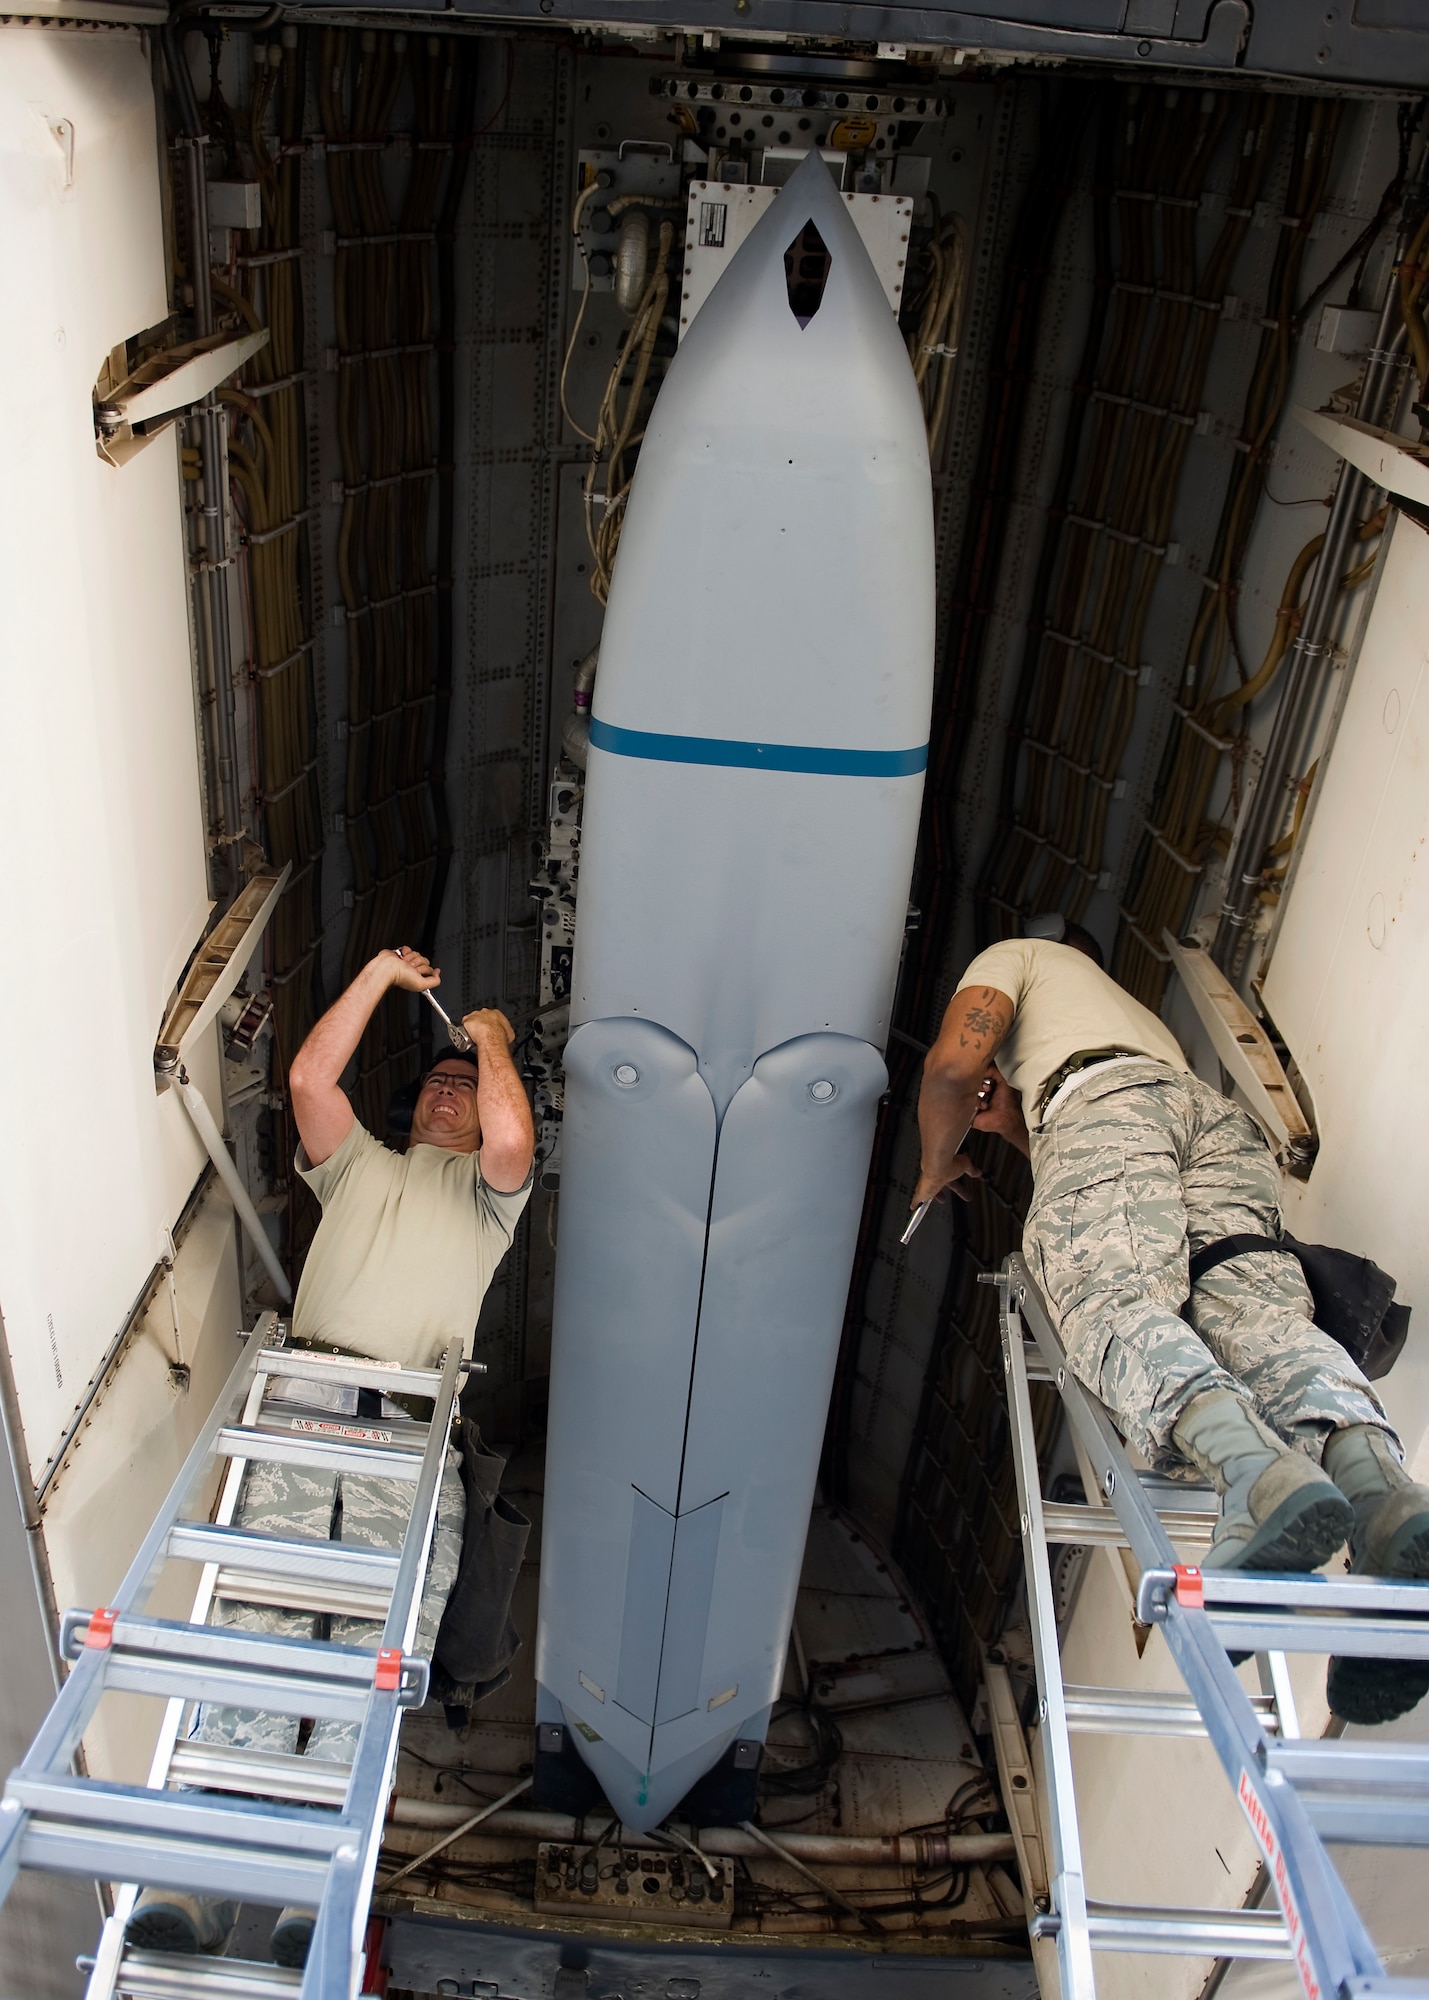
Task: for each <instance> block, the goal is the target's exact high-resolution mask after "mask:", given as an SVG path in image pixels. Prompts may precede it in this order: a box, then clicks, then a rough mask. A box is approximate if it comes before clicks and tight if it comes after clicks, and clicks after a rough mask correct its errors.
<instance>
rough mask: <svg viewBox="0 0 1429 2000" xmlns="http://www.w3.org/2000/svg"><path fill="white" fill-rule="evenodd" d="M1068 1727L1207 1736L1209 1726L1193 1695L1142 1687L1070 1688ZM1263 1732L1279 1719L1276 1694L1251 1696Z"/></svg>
mask: <svg viewBox="0 0 1429 2000" xmlns="http://www.w3.org/2000/svg"><path fill="white" fill-rule="evenodd" d="M1066 1704H1067V1726H1068V1728H1069V1729H1072V1730H1075V1731H1076V1732H1077V1733H1078V1734H1079V1735H1083V1736H1204V1735H1205V1733H1206V1725H1205V1723H1204V1721H1203V1720H1202V1718H1201V1712H1200V1710H1199V1709H1198V1708H1197V1707H1196V1704H1195V1703H1194V1702H1193V1701H1192V1700H1191V1698H1190V1696H1189V1695H1185V1694H1175V1693H1167V1694H1162V1693H1160V1692H1159V1691H1156V1692H1143V1691H1142V1690H1140V1689H1138V1688H1100V1687H1076V1686H1073V1685H1071V1684H1070V1683H1069V1684H1068V1686H1067V1689H1066ZM1250 1704H1251V1707H1252V1708H1253V1709H1254V1710H1255V1712H1256V1715H1257V1717H1258V1718H1259V1721H1260V1726H1261V1728H1262V1729H1269V1730H1273V1729H1275V1728H1276V1727H1277V1726H1278V1721H1279V1718H1278V1716H1277V1714H1276V1709H1275V1698H1274V1696H1273V1695H1268V1694H1261V1695H1252V1696H1251V1697H1250Z"/></svg>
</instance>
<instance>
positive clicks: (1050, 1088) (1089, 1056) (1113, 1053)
mask: <svg viewBox="0 0 1429 2000" xmlns="http://www.w3.org/2000/svg"><path fill="white" fill-rule="evenodd" d="M1126 1056H1135V1057H1137V1058H1138V1059H1139V1060H1140V1061H1142V1062H1155V1060H1156V1058H1155V1056H1148V1055H1147V1053H1146V1051H1145V1050H1144V1049H1078V1050H1077V1053H1076V1054H1075V1055H1074V1056H1068V1057H1067V1060H1066V1061H1065V1062H1064V1063H1063V1064H1062V1067H1061V1068H1060V1069H1054V1070H1053V1072H1052V1074H1051V1075H1050V1076H1049V1077H1048V1079H1047V1081H1046V1082H1045V1083H1044V1084H1043V1086H1042V1095H1041V1096H1040V1097H1039V1098H1038V1100H1037V1115H1038V1117H1039V1118H1040V1117H1041V1115H1042V1109H1043V1106H1044V1105H1047V1104H1050V1103H1051V1101H1052V1099H1053V1098H1054V1097H1055V1096H1056V1095H1057V1092H1058V1091H1059V1090H1060V1089H1061V1088H1062V1085H1063V1084H1064V1083H1065V1082H1066V1081H1067V1079H1068V1078H1069V1077H1073V1076H1075V1075H1076V1074H1077V1072H1078V1071H1079V1070H1084V1069H1090V1068H1091V1066H1092V1064H1093V1063H1103V1062H1116V1061H1119V1060H1120V1059H1122V1058H1124V1057H1126Z"/></svg>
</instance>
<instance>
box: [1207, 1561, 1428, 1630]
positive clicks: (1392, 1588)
mask: <svg viewBox="0 0 1429 2000" xmlns="http://www.w3.org/2000/svg"><path fill="white" fill-rule="evenodd" d="M1201 1588H1202V1592H1203V1593H1204V1596H1205V1600H1206V1609H1207V1610H1208V1611H1220V1610H1222V1609H1226V1610H1229V1609H1231V1608H1232V1607H1234V1606H1237V1605H1240V1606H1249V1607H1251V1608H1252V1609H1254V1610H1256V1611H1267V1610H1269V1611H1294V1610H1300V1611H1314V1612H1320V1613H1324V1612H1351V1611H1352V1612H1355V1613H1357V1614H1360V1615H1363V1616H1366V1617H1387V1616H1390V1615H1394V1616H1397V1617H1400V1618H1403V1619H1409V1618H1416V1619H1423V1621H1424V1626H1425V1629H1426V1630H1429V1583H1397V1582H1393V1581H1390V1580H1389V1579H1387V1578H1384V1577H1378V1576H1278V1575H1273V1574H1271V1573H1269V1572H1262V1571H1257V1570H1248V1569H1208V1570H1205V1571H1204V1572H1203V1573H1202V1577H1201ZM1403 1629H1412V1628H1403Z"/></svg>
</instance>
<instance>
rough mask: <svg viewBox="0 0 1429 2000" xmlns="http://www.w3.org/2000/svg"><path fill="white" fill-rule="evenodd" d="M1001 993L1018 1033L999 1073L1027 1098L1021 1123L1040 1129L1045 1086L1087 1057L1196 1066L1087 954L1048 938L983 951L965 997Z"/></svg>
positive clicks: (967, 978)
mask: <svg viewBox="0 0 1429 2000" xmlns="http://www.w3.org/2000/svg"><path fill="white" fill-rule="evenodd" d="M969 986H995V987H996V988H997V990H998V992H999V993H1005V994H1006V995H1007V997H1008V999H1009V1000H1010V1001H1011V1002H1012V1005H1013V1008H1014V1010H1015V1011H1014V1013H1013V1016H1012V1026H1011V1027H1010V1028H1009V1029H1008V1031H1007V1037H1006V1039H1005V1040H1004V1042H1003V1044H1002V1047H1001V1048H1000V1049H999V1050H998V1052H997V1066H998V1068H999V1069H1000V1070H1001V1071H1002V1074H1003V1075H1004V1076H1005V1077H1006V1078H1007V1081H1008V1082H1009V1083H1010V1084H1011V1085H1012V1088H1013V1089H1014V1090H1018V1091H1021V1093H1022V1115H1023V1117H1024V1118H1025V1119H1026V1120H1027V1123H1028V1124H1029V1125H1036V1124H1037V1123H1038V1111H1037V1103H1038V1099H1039V1098H1040V1097H1041V1095H1042V1086H1043V1084H1044V1083H1045V1082H1046V1081H1047V1079H1048V1077H1049V1076H1051V1075H1052V1074H1053V1072H1054V1071H1055V1070H1059V1069H1060V1068H1061V1067H1062V1064H1063V1063H1064V1062H1066V1060H1067V1058H1068V1057H1069V1056H1074V1055H1077V1054H1078V1053H1079V1052H1080V1051H1081V1050H1083V1049H1127V1050H1129V1051H1131V1052H1132V1053H1133V1054H1136V1055H1143V1056H1154V1057H1155V1058H1156V1060H1157V1061H1158V1062H1164V1063H1169V1064H1170V1065H1171V1067H1172V1068H1173V1069H1189V1068H1190V1067H1191V1065H1190V1064H1189V1063H1188V1062H1187V1060H1186V1058H1185V1056H1184V1055H1183V1054H1182V1053H1181V1045H1180V1043H1179V1042H1178V1041H1177V1040H1176V1038H1175V1036H1174V1035H1173V1034H1172V1033H1171V1031H1170V1030H1169V1029H1168V1028H1167V1027H1166V1026H1165V1024H1164V1023H1163V1022H1161V1021H1159V1020H1158V1019H1157V1017H1156V1016H1155V1015H1154V1014H1153V1013H1152V1012H1151V1009H1150V1008H1149V1007H1143V1006H1142V1004H1141V1002H1140V1001H1139V1000H1133V999H1132V997H1131V995H1130V994H1129V993H1127V992H1126V991H1125V990H1124V989H1123V988H1122V987H1120V986H1118V985H1117V983H1116V981H1115V980H1114V979H1112V978H1110V977H1109V976H1108V975H1107V974H1106V973H1105V972H1103V971H1102V969H1101V967H1100V966H1098V965H1096V964H1094V963H1093V961H1092V960H1091V959H1089V958H1088V957H1087V955H1086V953H1085V952H1083V951H1077V950H1075V949H1074V948H1073V946H1071V945H1069V944H1052V943H1051V942H1050V941H1049V940H1048V939H1047V938H1006V939H1004V941H1003V942H1002V943H1001V944H994V945H989V946H988V948H987V950H986V951H980V952H979V953H978V955H977V957H976V958H975V959H974V960H973V962H972V964H971V965H970V966H969V967H968V969H967V971H966V972H965V973H964V974H963V976H962V978H961V979H960V980H959V981H958V990H959V992H962V991H963V990H964V989H966V988H967V987H969Z"/></svg>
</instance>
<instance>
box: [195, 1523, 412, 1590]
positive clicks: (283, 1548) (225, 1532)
mask: <svg viewBox="0 0 1429 2000" xmlns="http://www.w3.org/2000/svg"><path fill="white" fill-rule="evenodd" d="M169 1554H170V1555H171V1556H178V1557H180V1558H182V1559H183V1560H184V1561H186V1562H201V1563H207V1562H216V1563H222V1564H223V1565H224V1566H225V1567H226V1568H228V1569H230V1570H240V1569H243V1568H245V1567H246V1566H247V1565H248V1563H249V1562H251V1563H252V1566H253V1568H254V1569H255V1570H257V1571H260V1572H261V1573H262V1574H263V1575H264V1576H291V1577H302V1578H304V1579H305V1580H306V1581H309V1582H312V1583H333V1584H360V1585H363V1586H365V1587H367V1588H371V1589H385V1590H387V1591H388V1592H390V1591H391V1589H392V1586H393V1584H394V1583H395V1582H396V1580H397V1570H398V1566H399V1565H400V1563H401V1560H402V1558H401V1556H400V1555H399V1554H398V1553H396V1552H395V1551H393V1552H392V1553H390V1554H389V1553H388V1552H387V1551H386V1550H384V1549H370V1548H364V1547H362V1546H361V1545H360V1544H359V1543H355V1542H301V1541H289V1540H287V1539H285V1538H284V1537H282V1536H280V1535H264V1534H259V1533H256V1532H255V1531H254V1530H253V1529H251V1528H223V1527H213V1526H210V1524H209V1523H208V1522H206V1521H176V1522H175V1524H174V1526H173V1527H172V1528H171V1529H170V1531H169Z"/></svg>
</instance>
